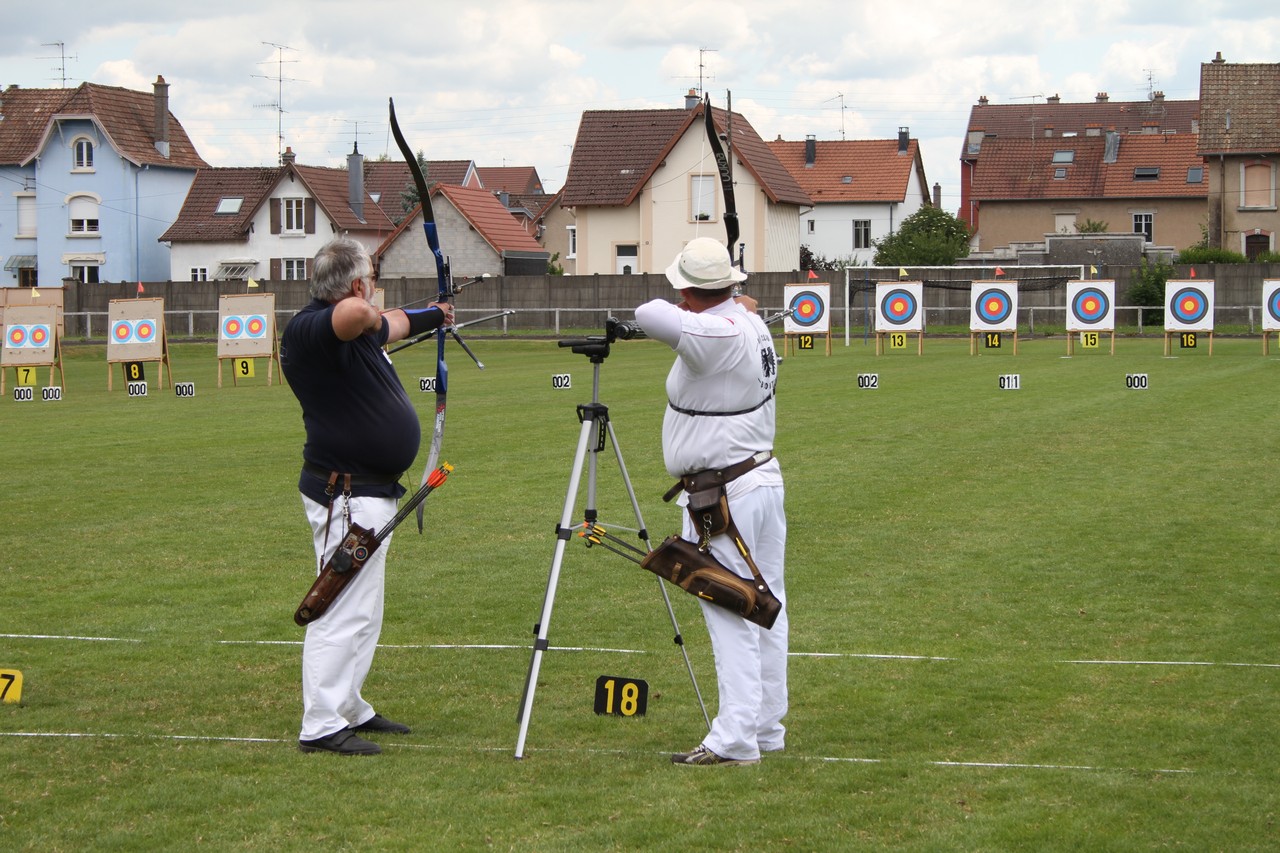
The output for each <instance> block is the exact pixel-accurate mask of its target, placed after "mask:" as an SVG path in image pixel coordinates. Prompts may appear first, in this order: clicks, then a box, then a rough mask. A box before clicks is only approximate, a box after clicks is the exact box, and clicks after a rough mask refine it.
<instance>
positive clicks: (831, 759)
mask: <svg viewBox="0 0 1280 853" xmlns="http://www.w3.org/2000/svg"><path fill="white" fill-rule="evenodd" d="M0 737H15V738H67V739H69V740H75V739H90V738H106V739H121V740H175V741H204V742H206V743H272V744H292V743H294V741H293V740H291V739H283V738H270V737H230V736H221V735H154V734H153V735H142V734H137V735H130V734H116V733H111V732H0ZM388 746H390V747H394V748H396V749H406V750H439V749H442V748H443V747H439V746H432V745H430V744H418V743H397V744H389V745H388ZM476 750H477V751H479V752H509V751H510V750H509V749H507V748H506V747H478V748H476ZM546 751H547V752H580V751H585V752H590V753H616V754H618V755H626V754H627V753H626V751H625V750H618V749H608V750H605V749H587V750H563V749H550V750H546ZM660 754H662V755H666V754H668V753H660ZM786 757H787V758H795V759H799V760H801V761H821V762H825V763H831V764H893V763H900V762H899V760H897V759H887V758H840V757H836V756H824V755H817V756H810V755H794V754H793V755H788V756H786ZM924 763H925V764H927V765H929V766H931V767H967V768H990V769H994V770H1073V771H1082V772H1090V773H1135V772H1143V773H1195V771H1194V770H1186V769H1183V770H1168V769H1156V770H1143V771H1137V770H1134V769H1133V768H1116V767H1093V766H1089V765H1082V764H1023V763H1018V762H1006V761H926V762H924Z"/></svg>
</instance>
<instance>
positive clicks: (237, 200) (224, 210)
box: [213, 196, 244, 215]
mask: <svg viewBox="0 0 1280 853" xmlns="http://www.w3.org/2000/svg"><path fill="white" fill-rule="evenodd" d="M242 204H244V198H243V197H240V196H223V197H222V198H220V199H218V206H217V207H216V208H215V209H214V211H213V212H214V213H215V214H220V215H232V214H236V213H239V212H240V206H241V205H242Z"/></svg>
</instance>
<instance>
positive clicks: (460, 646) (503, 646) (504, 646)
mask: <svg viewBox="0 0 1280 853" xmlns="http://www.w3.org/2000/svg"><path fill="white" fill-rule="evenodd" d="M0 639H12V640H79V641H85V642H94V643H145V642H146V640H141V639H132V638H129V637H80V636H75V635H67V636H61V635H57V634H0ZM216 642H217V643H218V645H223V646H301V645H302V641H301V640H217V641H216ZM378 647H379V648H382V649H456V650H467V649H496V650H499V651H511V650H517V651H527V650H528V649H529V648H530V647H529V646H528V645H526V644H520V645H516V644H511V643H380V644H379V646H378ZM550 651H558V652H610V653H613V654H622V655H643V654H648V652H646V651H645V650H644V649H613V648H594V647H590V646H551V648H550ZM787 657H792V658H862V659H867V660H912V661H951V662H960V663H963V662H965V658H953V657H938V656H935V655H895V654H871V653H865V652H864V653H859V652H788V654H787ZM1051 663H1062V664H1072V665H1079V666H1233V667H1244V668H1256V669H1280V663H1239V662H1232V661H1226V662H1218V661H1204V660H1059V661H1051Z"/></svg>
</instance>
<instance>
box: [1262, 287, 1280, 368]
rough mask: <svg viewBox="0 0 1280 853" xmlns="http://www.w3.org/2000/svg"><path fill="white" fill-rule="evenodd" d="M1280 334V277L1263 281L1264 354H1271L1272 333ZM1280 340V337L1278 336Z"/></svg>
mask: <svg viewBox="0 0 1280 853" xmlns="http://www.w3.org/2000/svg"><path fill="white" fill-rule="evenodd" d="M1273 333H1275V334H1276V335H1278V336H1280V279H1278V278H1269V279H1265V280H1264V281H1263V282H1262V354H1263V355H1270V354H1271V335H1272V334H1273ZM1277 340H1280V338H1277Z"/></svg>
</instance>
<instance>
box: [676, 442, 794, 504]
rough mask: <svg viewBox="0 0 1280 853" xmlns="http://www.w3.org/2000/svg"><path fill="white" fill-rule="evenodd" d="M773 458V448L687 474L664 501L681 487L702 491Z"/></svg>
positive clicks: (734, 477)
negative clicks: (727, 464)
mask: <svg viewBox="0 0 1280 853" xmlns="http://www.w3.org/2000/svg"><path fill="white" fill-rule="evenodd" d="M772 458H773V451H772V450H761V451H760V452H759V453H756V454H754V455H752V456H748V457H747V458H746V459H743V460H742V461H741V462H735V463H734V464H732V465H730V466H728V467H727V468H708V469H707V470H705V471H695V472H693V473H692V474H685V475H684V476H683V477H681V478H680V480H679V481H678V482H677V483H676V484H675V485H674V486H672V487H671V488H670V489H668V490H667V493H666V494H665V495H663V496H662V499H663V500H664V501H669V500H671V499H672V498H674V497H675V496H676V494H677V493H679V491H680V490H681V489H684V490H685V491H686V492H701V491H703V490H704V489H710V488H712V487H713V486H723V485H724V484H725V483H731V482H733V481H734V480H736V479H738V478H739V477H741V476H742V475H743V474H745V473H747V472H748V471H750V470H751V469H753V468H756V467H758V466H760V465H763V464H764V463H766V462H768V461H769V460H770V459H772Z"/></svg>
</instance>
